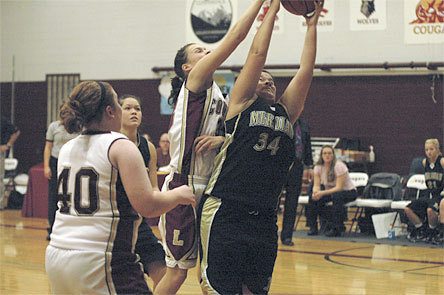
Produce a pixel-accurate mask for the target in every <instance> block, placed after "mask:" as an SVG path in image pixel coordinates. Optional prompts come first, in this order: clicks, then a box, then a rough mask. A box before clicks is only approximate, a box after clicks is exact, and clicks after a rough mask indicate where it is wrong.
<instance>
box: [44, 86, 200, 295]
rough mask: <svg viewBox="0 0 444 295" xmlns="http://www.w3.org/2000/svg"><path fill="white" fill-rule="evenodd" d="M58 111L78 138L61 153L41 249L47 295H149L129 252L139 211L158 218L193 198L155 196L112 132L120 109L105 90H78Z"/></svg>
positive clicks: (183, 191)
mask: <svg viewBox="0 0 444 295" xmlns="http://www.w3.org/2000/svg"><path fill="white" fill-rule="evenodd" d="M61 111H62V112H64V115H63V116H61V117H63V118H64V120H63V123H64V126H65V128H66V130H67V131H68V132H69V133H75V132H80V131H82V130H83V132H82V134H81V135H79V136H78V137H76V138H74V139H72V140H71V141H69V142H68V143H66V144H65V145H64V146H63V147H62V149H61V151H60V154H59V161H58V169H57V170H58V175H59V177H58V186H59V198H60V201H59V210H58V211H57V213H56V219H55V223H54V227H53V232H52V235H51V242H50V244H49V245H48V247H47V249H46V272H47V274H48V277H49V281H50V284H51V290H52V293H55V294H130V293H131V294H148V293H151V292H150V290H149V288H148V285H147V284H146V281H145V280H144V275H143V271H142V266H141V264H140V263H139V262H138V260H139V259H138V256H137V255H136V254H135V253H134V247H135V243H136V237H137V230H138V227H139V224H140V222H141V217H140V215H139V214H138V213H137V212H140V214H142V215H143V216H147V217H150V216H156V215H160V214H162V213H163V212H166V211H168V210H170V209H172V208H174V207H175V206H177V205H178V204H184V205H192V204H194V203H195V198H194V195H193V194H192V192H191V190H190V188H188V187H186V186H182V187H180V188H178V189H177V190H172V191H170V192H166V193H160V192H155V191H153V189H152V187H151V184H150V182H149V179H148V175H147V173H146V168H145V165H144V163H143V159H142V155H141V154H140V152H139V150H138V149H137V147H136V146H135V145H134V144H133V143H132V142H131V141H129V140H128V138H127V137H126V136H124V135H122V134H120V133H117V132H115V131H119V130H120V127H121V117H122V109H121V107H120V105H119V103H118V102H117V95H116V93H115V92H114V90H113V88H112V87H111V85H109V84H108V83H104V82H94V81H85V82H82V83H80V84H78V85H77V86H76V87H74V89H73V91H72V92H71V94H70V96H69V99H68V101H67V102H66V103H65V105H64V107H63V108H62V110H61ZM136 211H137V212H136Z"/></svg>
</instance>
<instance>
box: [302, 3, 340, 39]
mask: <svg viewBox="0 0 444 295" xmlns="http://www.w3.org/2000/svg"><path fill="white" fill-rule="evenodd" d="M300 18H301V25H300V31H301V32H306V31H307V24H306V23H305V19H304V18H303V17H302V16H301V17H300ZM334 19H335V0H326V1H325V2H324V8H323V9H322V12H321V15H320V16H319V20H318V32H333V31H334Z"/></svg>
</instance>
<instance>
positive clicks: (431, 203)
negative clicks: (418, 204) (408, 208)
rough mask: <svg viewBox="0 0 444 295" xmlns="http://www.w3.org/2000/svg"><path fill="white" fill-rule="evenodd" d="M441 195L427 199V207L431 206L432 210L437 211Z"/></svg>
mask: <svg viewBox="0 0 444 295" xmlns="http://www.w3.org/2000/svg"><path fill="white" fill-rule="evenodd" d="M442 199H443V197H442V196H435V197H433V198H431V199H430V200H429V208H432V210H433V211H435V212H437V213H439V205H440V203H441V201H442Z"/></svg>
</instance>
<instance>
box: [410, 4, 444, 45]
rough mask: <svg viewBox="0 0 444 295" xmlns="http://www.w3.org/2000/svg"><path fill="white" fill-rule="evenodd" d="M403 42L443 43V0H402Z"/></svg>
mask: <svg viewBox="0 0 444 295" xmlns="http://www.w3.org/2000/svg"><path fill="white" fill-rule="evenodd" d="M404 42H405V43H406V44H429V43H444V0H404Z"/></svg>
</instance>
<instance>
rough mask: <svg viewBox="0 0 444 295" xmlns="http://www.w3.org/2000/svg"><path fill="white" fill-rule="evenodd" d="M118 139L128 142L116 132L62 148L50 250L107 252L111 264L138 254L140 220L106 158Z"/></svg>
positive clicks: (81, 137) (89, 136) (85, 137)
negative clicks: (135, 251)
mask: <svg viewBox="0 0 444 295" xmlns="http://www.w3.org/2000/svg"><path fill="white" fill-rule="evenodd" d="M119 139H125V140H127V137H126V136H125V135H123V134H120V133H116V132H108V133H98V134H82V135H79V136H78V137H76V138H75V139H73V140H71V141H69V142H67V143H66V144H65V145H64V146H63V147H62V149H61V151H60V155H59V160H58V167H57V170H58V192H59V203H58V206H59V210H58V211H57V213H56V220H55V223H54V228H53V232H52V234H51V242H50V244H51V245H52V246H54V247H58V248H63V249H73V250H84V251H99V252H104V253H107V254H106V255H107V256H106V257H109V258H110V259H113V261H114V260H116V259H118V258H119V257H120V256H119V255H118V254H120V253H121V254H124V253H126V255H127V254H128V253H133V252H134V246H135V243H136V239H137V230H138V227H139V224H140V222H141V217H140V215H139V214H138V213H137V212H136V211H135V210H134V209H133V207H132V206H131V204H130V202H129V200H128V197H127V195H126V192H125V190H124V188H123V185H122V182H121V180H120V176H119V175H118V170H117V169H116V168H114V167H113V166H112V164H111V162H110V161H109V158H108V156H109V155H108V152H109V148H110V146H111V144H112V143H113V142H114V141H116V140H119ZM134 259H136V256H134ZM116 261H117V260H116Z"/></svg>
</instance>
